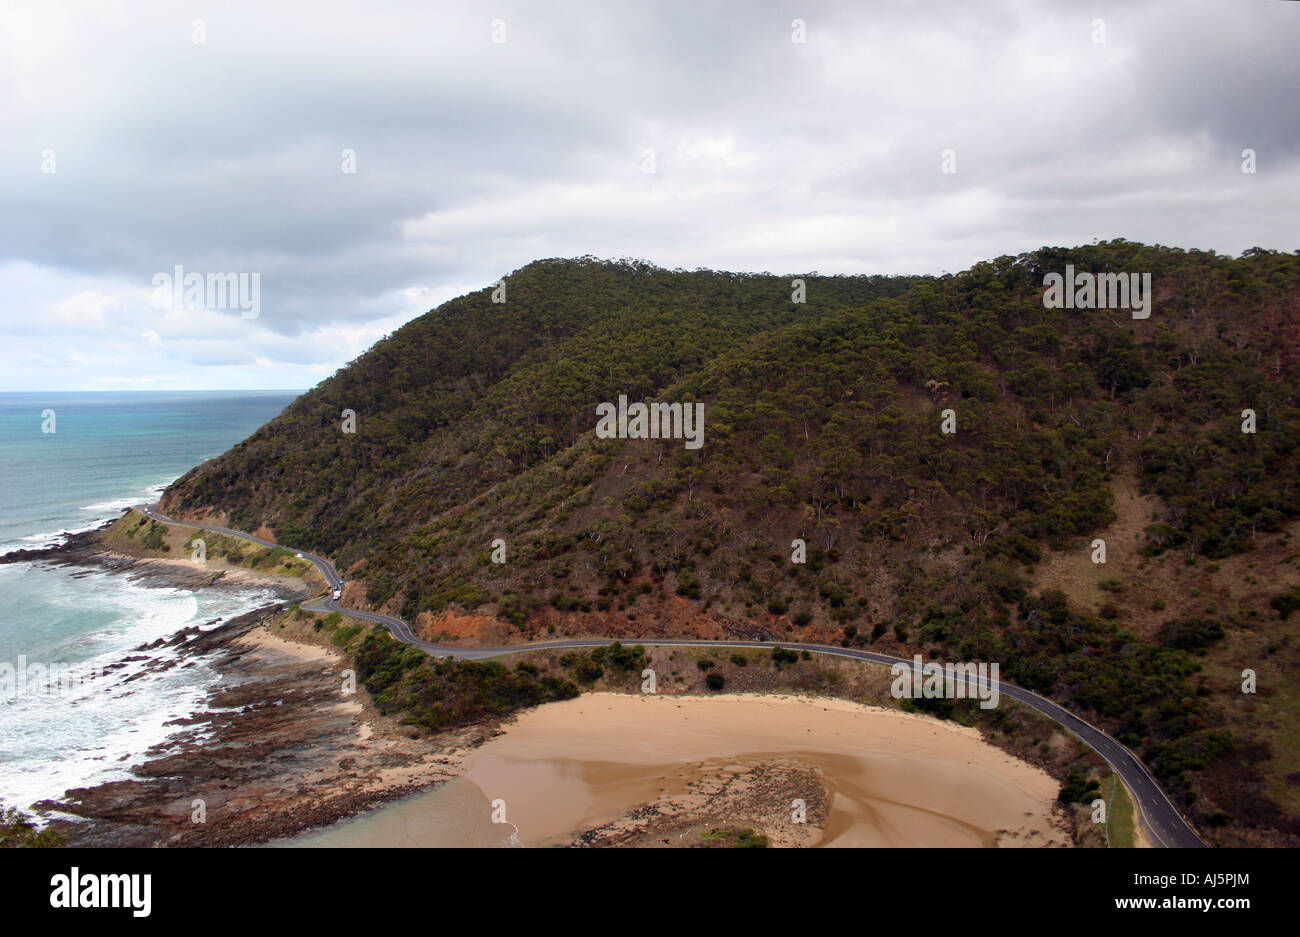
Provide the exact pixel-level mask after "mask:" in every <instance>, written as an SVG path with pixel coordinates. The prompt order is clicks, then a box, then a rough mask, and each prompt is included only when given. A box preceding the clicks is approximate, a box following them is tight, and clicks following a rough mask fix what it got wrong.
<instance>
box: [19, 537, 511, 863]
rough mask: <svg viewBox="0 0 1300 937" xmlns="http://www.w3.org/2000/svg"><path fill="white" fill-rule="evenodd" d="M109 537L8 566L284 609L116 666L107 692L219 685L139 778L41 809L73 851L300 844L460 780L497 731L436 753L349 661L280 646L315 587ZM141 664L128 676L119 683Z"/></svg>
mask: <svg viewBox="0 0 1300 937" xmlns="http://www.w3.org/2000/svg"><path fill="white" fill-rule="evenodd" d="M106 526H109V525H106ZM103 529H104V528H101V529H100V530H97V531H90V532H86V533H79V534H71V535H68V536H67V537H66V538H65V541H64V542H63V543H61V544H59V545H56V546H52V547H46V548H41V549H35V550H18V551H14V552H12V553H9V554H6V555H4V556H0V563H36V564H40V565H44V566H51V567H71V568H76V569H80V570H84V572H73V573H72V575H74V576H79V575H90V574H91V573H92V572H95V571H99V572H104V573H109V574H113V575H122V576H126V577H127V578H128V579H129V580H130V581H131V582H133V583H137V584H138V585H141V586H144V587H151V588H174V589H184V590H199V589H211V588H218V589H220V588H231V589H233V588H242V589H247V588H249V587H250V586H251V585H256V586H257V587H259V588H264V589H267V590H269V591H271V592H272V593H273V595H274V596H275V597H276V599H277V601H275V602H273V603H270V604H266V605H263V606H262V607H260V608H257V609H254V610H253V611H250V612H248V613H246V614H243V615H239V616H237V617H234V618H231V619H229V620H227V621H224V622H222V621H221V620H220V619H214V620H212V621H209V622H205V623H204V624H203V625H202V626H190V627H187V628H183V629H181V630H179V631H177V632H176V633H174V634H172V635H170V636H168V637H166V638H160V639H158V640H156V641H153V642H150V643H148V644H144V645H141V646H139V647H136V648H133V649H132V650H131V651H130V652H129V653H128V654H127V655H125V656H124V657H123V658H122V660H120V661H119V662H118V663H116V664H114V665H110V667H109V668H108V669H107V673H106V674H105V675H104V677H103V678H102V679H105V680H108V681H110V682H109V683H108V684H107V686H106V689H105V692H108V693H114V692H123V688H124V687H125V686H126V685H127V684H129V683H132V682H134V681H136V680H140V679H147V678H148V675H149V674H151V673H158V672H162V671H167V670H171V669H173V668H176V667H182V668H184V667H194V666H197V665H198V664H200V663H202V664H205V665H206V666H208V667H210V668H211V669H212V670H214V671H215V672H216V673H217V674H218V675H219V678H220V679H219V682H218V683H217V684H216V685H215V686H213V687H212V688H211V689H210V690H209V692H208V698H207V701H206V706H205V707H204V708H202V709H200V710H198V711H195V712H192V713H190V714H188V715H187V716H184V717H182V718H179V719H176V720H174V721H173V722H171V723H169V725H171V726H174V727H175V732H173V733H172V734H171V735H170V736H169V737H168V738H167V739H166V740H165V741H164V742H162V743H160V744H158V745H155V746H153V747H152V748H150V749H148V750H147V751H144V752H140V753H139V754H138V755H137V763H135V764H134V765H133V766H132V767H131V769H130V771H131V774H132V775H133V777H132V778H130V779H124V780H116V781H109V782H105V783H102V784H98V785H95V786H91V787H84V788H75V789H72V790H69V791H66V792H65V793H64V794H63V795H62V796H61V797H58V796H56V797H51V798H49V799H46V800H43V801H40V802H38V803H36V804H34V805H33V809H34V811H36V812H37V813H39V814H41V815H43V816H44V817H45V819H47V820H48V821H49V823H50V826H51V827H52V828H54V829H55V830H57V831H58V832H59V833H60V834H62V835H63V837H64V840H65V842H66V844H67V845H70V846H96V847H105V846H107V847H121V846H239V845H255V844H260V843H265V842H268V841H271V840H274V839H279V838H282V837H286V836H292V835H294V834H296V833H299V832H302V831H304V830H307V829H311V828H314V827H319V826H322V825H327V824H329V823H333V822H335V821H336V820H339V819H342V818H345V817H349V816H352V815H354V814H356V813H358V812H360V811H363V810H365V809H368V808H370V807H374V806H377V805H379V804H382V803H385V802H387V801H390V800H393V799H396V798H400V797H404V796H407V795H409V794H411V793H414V792H416V791H419V790H422V789H424V788H427V787H428V786H429V785H431V784H436V783H439V782H441V781H443V780H446V779H447V778H449V777H451V776H454V774H455V764H456V758H455V755H456V754H458V753H460V752H463V751H467V750H468V749H469V748H472V747H473V746H474V745H475V744H477V742H478V741H481V740H482V739H484V738H488V737H490V736H491V735H492V734H493V733H494V732H495V728H494V727H492V726H481V727H474V728H472V729H468V730H465V731H462V732H460V733H455V734H449V735H447V736H440V737H438V738H437V739H432V740H431V739H428V738H415V737H412V735H413V733H410V732H409V730H405V729H404V728H403V727H401V726H400V725H397V724H396V723H395V722H394V721H393V720H388V719H386V718H384V717H382V716H380V715H379V714H378V713H377V712H375V711H374V708H373V706H372V704H370V702H369V701H368V699H367V698H366V694H365V691H364V690H360V691H352V690H351V689H350V684H353V683H354V681H346V680H345V677H346V676H347V667H348V662H347V659H346V658H345V657H344V656H343V655H342V654H341V652H339V651H337V650H336V649H334V648H330V647H328V646H325V647H321V646H314V645H312V644H297V643H292V642H290V641H285V640H283V639H281V638H279V637H277V636H276V635H275V634H273V633H272V632H273V631H274V629H275V624H276V622H277V621H278V620H279V619H280V618H281V617H282V616H283V614H284V612H285V611H286V610H287V609H288V607H289V603H291V602H296V601H299V600H301V599H303V598H306V597H307V595H308V594H309V593H310V591H311V590H310V589H308V588H307V587H306V586H305V585H302V584H299V583H296V582H293V581H291V580H286V579H284V578H283V577H274V576H265V575H262V574H259V573H256V572H254V571H247V570H243V569H238V568H236V569H230V568H226V569H206V568H202V567H198V566H195V565H193V564H189V563H188V562H186V561H185V560H178V559H170V558H166V559H165V558H155V557H143V556H129V555H126V554H123V553H119V552H114V551H112V550H109V549H106V548H105V546H104V544H103V543H102V542H101V541H100V539H99V538H100V535H101V532H102V530H103ZM130 665H133V666H131V671H132V673H131V675H130V676H129V677H125V678H120V679H119V678H115V677H114V674H115V672H117V671H121V670H124V669H126V668H127V667H128V666H130ZM125 692H130V691H129V690H126V691H125Z"/></svg>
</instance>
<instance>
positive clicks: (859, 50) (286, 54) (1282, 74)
mask: <svg viewBox="0 0 1300 937" xmlns="http://www.w3.org/2000/svg"><path fill="white" fill-rule="evenodd" d="M1297 49H1300V3H1287V2H1276V0H1238V2H1222V0H1220V2H1199V0H1122V2H1114V3H1107V2H1096V0H1091V2H1090V0H1076V2H1065V0H1047V2H1041V0H1040V2H1027V0H1026V2H1019V0H990V2H981V3H969V2H966V0H957V2H924V3H922V2H903V0H897V2H890V0H883V2H881V0H872V2H868V0H858V2H848V3H828V2H813V0H794V2H739V0H737V2H731V3H721V2H711V0H690V2H677V3H657V4H653V5H651V4H636V5H633V4H631V3H624V2H610V0H597V2H593V3H584V2H564V3H561V2H550V0H528V2H522V3H508V2H506V3H502V2H496V0H487V2H482V0H480V2H476V3H466V4H457V3H437V4H424V3H417V2H402V3H386V2H382V0H380V2H367V3H336V2H331V0H318V2H312V3H302V4H287V3H285V4H281V3H271V2H267V0H259V2H256V3H246V4H245V3H226V2H223V3H219V4H214V3H206V2H197V3H195V2H174V3H149V2H121V3H113V2H99V3H94V4H91V3H84V4H63V3H56V2H40V3H35V2H33V3H10V4H6V5H5V6H4V8H3V9H2V10H0V390H4V391H45V390H129V389H141V390H145V389H196V390H197V389H244V388H247V389H254V388H257V389H270V388H286V389H304V388H307V387H310V386H312V385H314V384H316V383H317V382H319V381H320V380H322V379H323V378H325V377H327V376H329V375H330V374H332V373H333V372H334V371H335V370H337V369H338V368H339V367H341V366H343V365H344V364H346V363H347V362H348V361H350V360H351V359H353V358H355V357H356V356H357V355H358V354H360V353H361V352H362V351H364V350H365V349H366V348H368V347H369V346H370V345H371V344H373V343H374V342H375V341H376V340H378V339H379V338H381V337H383V336H384V335H386V334H388V333H390V332H391V331H393V330H394V329H396V328H397V327H399V326H400V325H401V324H402V323H404V322H407V321H409V320H410V319H412V318H414V317H416V316H418V315H420V314H422V313H424V312H426V311H427V310H429V309H430V308H433V307H435V306H437V305H438V304H440V303H442V302H444V301H446V300H447V299H450V298H452V297H454V296H458V295H461V294H463V293H466V292H468V291H470V290H474V289H480V288H482V287H484V286H487V285H489V284H491V283H492V282H493V281H495V280H497V279H498V278H499V277H502V276H504V275H506V274H508V273H509V272H510V271H512V270H515V269H517V268H519V267H521V266H523V265H525V264H527V263H529V262H531V261H533V260H537V259H540V258H549V257H577V256H582V255H588V254H590V255H595V256H597V257H605V258H622V257H632V258H638V259H643V260H648V261H650V262H652V263H655V264H658V265H661V266H664V267H669V268H674V267H681V268H686V269H695V268H698V267H709V268H714V269H727V270H745V271H770V272H774V273H789V274H799V273H810V272H812V271H818V272H820V273H868V274H870V273H884V274H895V273H935V274H939V273H943V272H956V271H958V270H962V269H965V268H967V267H969V266H971V265H972V264H974V263H977V262H979V261H980V260H985V259H989V258H992V257H996V256H1000V255H1003V254H1017V253H1020V252H1022V251H1026V250H1033V249H1035V248H1037V247H1041V246H1044V245H1059V246H1072V245H1078V244H1085V243H1090V242H1092V241H1093V240H1095V239H1103V240H1104V239H1109V238H1115V237H1123V238H1127V239H1129V240H1134V241H1143V242H1146V243H1160V244H1166V245H1171V246H1178V247H1185V248H1201V249H1214V250H1217V251H1220V252H1224V253H1230V254H1239V253H1240V252H1241V251H1243V250H1245V249H1247V248H1249V247H1255V246H1259V247H1266V248H1273V249H1278V250H1287V251H1290V250H1295V249H1297V248H1300V224H1298V222H1300V211H1298V210H1297V206H1298V205H1300V201H1298V200H1297V195H1298V194H1300V120H1297V110H1296V102H1297V100H1300V55H1297V54H1296V50H1297ZM1245 150H1250V151H1253V154H1254V155H1253V161H1254V166H1253V169H1254V171H1253V172H1244V171H1243V166H1244V164H1245V163H1246V162H1247V160H1246V159H1245V158H1244V157H1243V151H1245ZM178 266H179V267H181V268H182V271H183V272H186V273H191V274H193V273H198V274H200V275H201V276H204V277H206V276H207V275H213V276H214V277H215V276H222V277H225V276H228V275H233V276H235V277H236V278H238V277H240V276H242V277H244V278H245V279H244V283H245V285H246V287H247V288H249V289H250V290H251V287H252V285H253V283H254V280H253V278H254V277H256V283H257V287H258V293H257V298H258V303H257V304H256V308H255V309H248V310H245V309H241V308H240V307H239V305H238V303H237V302H235V301H234V296H233V295H227V296H226V297H225V298H224V300H223V299H222V297H221V296H220V295H217V294H215V293H213V292H211V291H208V292H203V293H195V294H194V295H192V296H190V297H188V298H187V297H185V295H184V294H183V293H181V294H180V295H179V297H178V294H177V293H174V292H172V291H170V290H168V289H167V288H166V287H165V286H164V288H163V289H157V288H156V287H157V286H158V285H159V284H160V283H161V284H165V283H166V281H165V280H159V277H160V276H161V275H163V274H168V275H174V273H175V270H176V268H177V267H178ZM164 293H165V295H163V294H164ZM251 295H252V294H251V293H248V294H246V297H247V298H250V299H251ZM177 298H179V299H180V300H181V301H180V302H177V301H176V300H177ZM245 305H251V302H250V303H246V304H245ZM252 312H255V313H256V314H255V315H252V314H251V313H252Z"/></svg>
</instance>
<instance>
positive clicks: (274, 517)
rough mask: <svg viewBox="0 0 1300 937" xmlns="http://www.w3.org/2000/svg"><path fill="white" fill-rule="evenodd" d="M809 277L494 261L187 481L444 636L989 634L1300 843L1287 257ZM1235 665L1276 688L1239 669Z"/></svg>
mask: <svg viewBox="0 0 1300 937" xmlns="http://www.w3.org/2000/svg"><path fill="white" fill-rule="evenodd" d="M1067 265H1071V266H1072V267H1073V268H1074V271H1075V274H1076V276H1077V275H1078V274H1080V273H1088V272H1090V273H1119V272H1123V273H1139V274H1141V273H1150V274H1151V282H1152V286H1153V291H1154V296H1153V298H1152V303H1151V309H1150V315H1149V318H1145V319H1135V318H1133V317H1132V316H1131V315H1130V313H1129V312H1128V311H1127V310H1122V309H1075V308H1056V309H1048V308H1045V307H1044V303H1043V292H1044V286H1043V283H1044V277H1045V275H1046V274H1048V273H1063V272H1065V270H1066V267H1067ZM796 276H798V275H796ZM793 279H795V277H793V276H772V275H767V274H763V275H751V274H729V273H718V272H712V271H696V272H684V271H669V270H663V269H660V268H656V267H652V266H649V265H646V264H641V263H626V262H624V263H606V262H600V261H596V260H592V259H589V258H584V259H581V260H576V261H563V260H548V261H539V262H537V263H534V264H530V265H529V266H527V267H524V268H523V269H521V270H518V271H515V272H514V273H512V274H510V275H508V276H507V277H505V281H504V282H505V302H502V303H497V302H493V289H492V287H488V288H487V289H484V290H482V291H479V292H477V293H473V294H470V295H468V296H465V297H461V298H459V299H456V300H452V301H451V302H448V303H446V304H444V305H443V306H441V307H439V308H438V309H436V310H433V311H431V312H429V313H427V314H426V315H424V316H422V317H420V318H418V319H416V320H414V321H412V322H411V323H409V324H407V325H406V326H404V327H402V328H401V329H399V330H398V331H396V332H395V333H393V335H391V336H390V337H388V338H387V339H385V340H383V341H381V342H379V343H378V344H376V345H375V347H374V348H372V349H371V350H370V351H369V352H367V353H366V354H364V355H362V356H361V357H360V358H358V359H357V360H356V361H355V362H353V363H352V364H351V365H349V366H348V367H347V368H345V369H343V370H342V371H340V372H339V373H337V374H336V375H334V376H333V377H331V378H330V379H328V380H326V381H324V382H323V383H322V384H321V385H319V386H318V387H316V388H315V389H313V390H312V391H310V392H309V393H307V394H305V395H303V396H302V397H301V398H299V399H298V400H297V401H295V402H294V403H293V404H292V405H291V406H290V407H289V408H288V409H287V410H285V412H284V413H283V414H282V415H281V416H279V417H278V418H276V419H275V420H274V421H272V422H271V423H270V424H268V425H267V426H265V427H263V428H262V429H260V430H259V431H258V432H257V433H256V434H254V435H253V436H252V437H250V438H249V439H248V440H246V441H245V442H243V443H241V444H240V445H238V446H236V447H235V448H234V449H232V450H231V451H230V452H228V453H226V454H225V455H223V456H221V457H220V458H218V459H215V460H213V461H211V462H208V463H205V464H204V465H202V466H200V467H199V468H197V469H195V470H194V471H192V472H190V473H189V474H188V475H186V476H185V477H184V478H182V479H180V480H179V481H178V482H176V484H174V485H173V486H172V487H171V488H170V489H169V490H168V491H167V493H166V495H165V498H164V506H165V507H166V508H167V509H168V510H169V511H171V512H173V513H179V514H181V515H187V516H199V515H203V514H220V515H224V516H226V517H227V518H228V519H229V521H230V523H231V524H232V525H234V526H237V527H240V528H243V529H247V530H254V529H257V528H259V527H261V526H263V525H265V526H268V527H270V528H271V529H272V530H273V531H274V533H275V535H276V537H277V538H278V539H279V540H280V541H281V542H284V543H289V544H293V545H295V546H301V547H308V548H312V549H314V550H318V551H321V552H323V553H326V554H328V555H330V556H332V557H333V558H334V559H335V560H336V562H337V563H338V564H339V565H340V567H345V568H347V570H348V572H347V575H348V578H349V579H351V580H355V581H357V582H360V583H362V584H363V588H361V589H354V590H350V591H349V593H348V595H347V596H346V599H347V600H348V601H350V602H352V603H353V604H370V605H372V606H374V607H377V608H384V609H386V610H389V611H393V612H397V613H400V614H402V615H404V616H405V617H408V618H410V619H413V620H416V621H417V623H418V625H419V627H420V629H421V630H422V631H423V632H424V633H425V634H426V635H428V636H430V637H436V636H439V635H441V636H443V637H444V638H447V637H448V636H458V637H461V638H463V639H465V640H480V641H492V642H494V643H495V642H501V641H508V640H523V639H526V638H530V637H535V636H538V635H542V636H544V635H546V634H594V635H606V636H615V635H625V636H637V635H648V634H672V633H678V634H701V635H704V636H716V637H722V636H727V635H732V636H745V637H763V638H775V639H785V638H787V637H789V638H790V639H796V638H800V639H807V640H822V641H836V642H841V641H842V642H844V643H848V644H853V645H855V646H873V647H879V648H880V649H882V650H886V651H889V652H893V653H911V652H912V651H923V652H930V653H934V654H936V655H939V656H942V657H945V658H953V659H961V660H989V661H1000V662H1001V664H1002V674H1003V677H1004V678H1006V679H1009V680H1013V681H1015V682H1017V683H1020V684H1022V685H1025V686H1028V687H1030V688H1033V689H1037V690H1039V691H1041V692H1044V693H1047V694H1050V695H1053V696H1056V697H1057V698H1058V699H1061V700H1063V701H1066V702H1068V703H1070V704H1071V705H1073V706H1074V707H1075V708H1076V709H1078V710H1079V711H1081V712H1086V713H1090V714H1092V715H1093V716H1094V718H1096V719H1098V720H1100V721H1103V722H1105V723H1106V724H1107V725H1108V726H1110V727H1111V728H1113V729H1114V730H1115V731H1116V732H1117V733H1118V734H1119V735H1120V737H1121V738H1122V739H1124V740H1125V741H1126V742H1128V743H1129V744H1130V745H1132V746H1133V747H1135V748H1136V749H1137V750H1139V752H1140V753H1141V754H1142V755H1143V757H1144V758H1145V759H1146V761H1147V763H1148V764H1149V765H1150V766H1152V768H1153V770H1154V771H1156V773H1157V774H1158V775H1160V776H1161V778H1162V779H1163V780H1164V781H1165V782H1166V785H1167V787H1169V788H1170V789H1171V790H1173V791H1174V793H1175V796H1177V797H1179V798H1181V799H1182V801H1183V804H1184V806H1185V807H1186V808H1187V809H1188V810H1189V811H1190V812H1191V813H1192V815H1193V816H1194V817H1196V818H1197V819H1198V821H1199V822H1200V824H1201V825H1202V828H1203V830H1208V831H1212V833H1211V834H1210V835H1216V836H1219V837H1220V838H1221V841H1225V842H1227V841H1234V842H1248V841H1268V838H1269V837H1273V838H1275V839H1276V838H1278V837H1280V838H1282V839H1283V840H1285V841H1288V842H1300V823H1298V822H1297V820H1296V819H1295V818H1296V817H1297V816H1300V794H1298V793H1297V791H1298V790H1300V788H1297V784H1296V779H1300V773H1297V772H1300V762H1298V761H1297V759H1298V758H1300V740H1298V739H1296V738H1294V737H1293V735H1294V734H1295V733H1296V729H1295V728H1294V726H1295V725H1296V724H1297V720H1296V719H1295V715H1296V710H1297V709H1298V708H1300V700H1297V699H1296V696H1297V690H1296V689H1292V688H1294V687H1296V686H1297V685H1300V680H1297V664H1298V663H1300V661H1297V653H1296V646H1295V644H1294V643H1293V642H1291V641H1290V639H1289V636H1287V635H1286V633H1285V621H1284V615H1285V614H1289V611H1290V608H1291V606H1292V605H1293V604H1294V605H1300V567H1298V566H1297V559H1298V558H1300V553H1297V550H1300V548H1297V547H1296V546H1295V541H1294V540H1293V539H1292V538H1293V537H1294V535H1295V533H1296V532H1297V523H1296V521H1295V519H1296V516H1297V514H1298V513H1300V498H1298V497H1297V495H1298V494H1300V456H1298V454H1297V444H1298V443H1300V400H1297V393H1298V391H1297V373H1296V372H1297V367H1298V366H1300V311H1298V310H1300V256H1297V255H1296V254H1285V253H1277V252H1268V251H1248V252H1247V253H1246V254H1245V255H1243V256H1242V257H1240V258H1235V259H1234V258H1228V257H1223V256H1218V255H1215V254H1213V253H1206V252H1200V251H1191V252H1186V251H1180V250H1172V249H1168V248H1161V247H1148V246H1143V245H1140V244H1134V243H1130V242H1124V241H1112V242H1103V243H1101V244H1096V245H1091V246H1085V247H1078V248H1073V249H1062V248H1044V249H1041V250H1039V251H1036V252H1033V253H1030V254H1023V255H1020V256H1019V257H1000V258H997V259H996V260H993V261H990V262H987V263H981V264H978V265H977V266H975V267H973V268H972V269H970V270H968V271H966V272H964V273H961V274H958V275H955V276H944V277H942V278H933V277H821V276H814V275H809V276H802V277H799V279H802V280H803V281H804V289H805V290H806V301H805V302H802V303H798V302H792V291H793V289H794V287H793V286H792V282H791V281H792V280H793ZM619 395H626V396H627V398H628V399H629V400H631V401H642V400H658V401H664V402H683V401H701V402H703V403H704V420H705V423H704V431H705V436H704V444H703V445H702V447H700V448H699V449H690V448H687V447H686V446H685V445H683V441H682V440H680V439H668V440H659V439H653V440H637V439H625V440H619V439H598V438H597V437H596V433H595V427H596V422H597V416H596V407H597V405H598V404H600V403H602V402H613V401H617V400H618V398H619ZM344 410H351V411H354V412H355V415H356V416H355V427H356V432H355V433H347V432H344V431H343V426H344V418H343V415H342V414H343V411H344ZM1244 410H1251V411H1253V413H1254V423H1255V425H1254V427H1253V428H1254V429H1255V431H1254V432H1243V421H1245V420H1246V417H1244V416H1243V411H1244ZM945 419H947V421H948V427H947V428H954V426H955V432H951V433H945V432H943V431H942V430H943V428H944V421H945ZM795 539H802V540H804V541H806V544H807V561H806V562H805V563H795V562H792V561H791V557H792V553H793V549H792V541H793V540H795ZM1096 539H1103V540H1105V541H1106V549H1107V561H1106V563H1105V564H1104V565H1102V564H1096V563H1093V562H1091V561H1090V557H1091V556H1092V555H1093V552H1094V551H1095V548H1094V547H1093V546H1092V544H1093V541H1094V540H1096ZM496 540H500V541H504V545H505V559H506V562H504V563H496V562H493V546H492V544H493V541H496ZM497 558H498V559H499V558H500V554H499V552H498V554H497ZM1288 596H1289V597H1290V598H1288ZM1244 668H1252V669H1254V670H1256V671H1257V672H1258V674H1259V675H1260V677H1259V678H1260V681H1261V683H1262V684H1263V685H1264V687H1265V689H1267V691H1268V692H1265V691H1264V689H1262V690H1261V692H1260V693H1258V694H1256V695H1253V696H1251V697H1250V698H1248V699H1243V698H1242V694H1241V693H1240V690H1239V687H1238V686H1237V684H1238V683H1239V682H1240V679H1239V675H1240V672H1241V671H1242V669H1244ZM1270 680H1271V681H1272V682H1270ZM1261 710H1262V711H1261ZM1279 720H1280V722H1279ZM1279 725H1281V726H1282V728H1278V726H1279ZM1288 775H1291V777H1290V778H1288Z"/></svg>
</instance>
